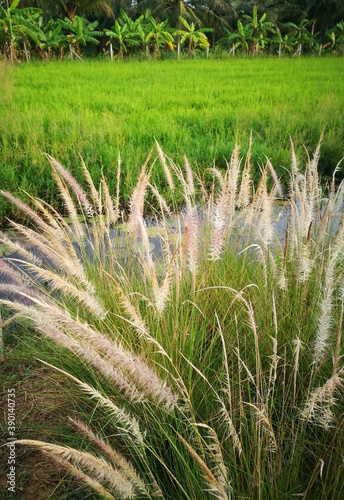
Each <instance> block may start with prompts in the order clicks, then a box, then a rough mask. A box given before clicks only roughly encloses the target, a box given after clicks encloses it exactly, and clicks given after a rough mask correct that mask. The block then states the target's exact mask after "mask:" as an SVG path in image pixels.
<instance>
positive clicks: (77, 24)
mask: <svg viewBox="0 0 344 500" xmlns="http://www.w3.org/2000/svg"><path fill="white" fill-rule="evenodd" d="M58 23H59V24H60V25H61V26H62V28H63V30H64V31H65V32H67V34H66V42H67V43H68V45H69V50H70V56H71V59H73V56H76V57H78V58H79V59H81V51H80V45H86V44H87V43H93V44H95V45H97V44H98V43H99V40H97V38H95V37H97V36H101V35H102V34H103V32H102V31H97V30H96V27H97V26H98V21H94V22H93V23H90V22H89V21H87V19H86V18H85V17H79V16H74V18H73V21H71V20H70V19H68V18H67V17H66V18H65V19H64V20H61V19H59V20H58ZM74 49H75V50H74Z"/></svg>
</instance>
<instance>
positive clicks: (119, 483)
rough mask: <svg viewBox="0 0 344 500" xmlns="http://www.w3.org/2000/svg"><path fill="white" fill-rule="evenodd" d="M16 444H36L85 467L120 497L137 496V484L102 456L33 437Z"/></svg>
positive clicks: (20, 440) (45, 450)
mask: <svg viewBox="0 0 344 500" xmlns="http://www.w3.org/2000/svg"><path fill="white" fill-rule="evenodd" d="M16 444H24V445H28V446H34V447H35V448H38V449H40V450H42V451H44V452H46V453H47V454H48V455H51V456H53V457H54V456H56V457H57V458H61V459H62V460H67V461H68V462H71V463H72V464H73V465H74V466H75V467H77V468H79V470H80V469H81V471H83V470H82V469H84V470H85V472H86V474H87V475H89V476H90V478H91V479H95V480H96V481H97V482H98V483H100V484H102V485H104V486H106V485H107V488H111V489H112V491H113V492H114V494H115V495H119V496H120V498H123V499H125V498H133V497H134V496H135V485H134V484H133V483H132V482H131V481H129V480H128V479H127V478H126V477H125V476H124V474H123V473H122V471H119V470H118V469H115V468H114V467H112V466H111V464H109V462H107V461H106V460H105V459H103V458H102V457H96V456H95V455H92V454H91V453H88V452H84V451H79V450H76V449H75V448H69V447H67V446H60V445H56V444H51V443H45V442H42V441H36V440H33V439H18V440H17V441H16Z"/></svg>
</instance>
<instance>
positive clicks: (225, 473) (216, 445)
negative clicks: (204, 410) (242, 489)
mask: <svg viewBox="0 0 344 500" xmlns="http://www.w3.org/2000/svg"><path fill="white" fill-rule="evenodd" d="M195 426H196V427H198V428H203V429H205V430H206V432H207V439H208V441H209V444H207V450H209V451H210V454H211V458H212V460H213V463H214V466H213V467H212V472H213V474H214V476H215V477H216V479H217V481H218V482H219V483H220V484H222V488H223V490H225V491H228V494H229V497H230V492H231V486H230V479H229V470H228V468H227V466H226V464H225V460H224V457H223V453H222V449H221V442H220V440H219V438H218V435H217V433H216V432H215V430H214V429H213V428H212V427H210V426H209V425H206V424H201V423H196V424H195Z"/></svg>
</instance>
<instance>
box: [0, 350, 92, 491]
mask: <svg viewBox="0 0 344 500" xmlns="http://www.w3.org/2000/svg"><path fill="white" fill-rule="evenodd" d="M23 358H24V359H23ZM0 380H1V386H2V387H3V391H2V394H1V395H0V408H1V419H0V434H1V442H0V444H1V445H3V444H4V443H6V442H8V437H9V429H8V425H7V422H8V418H7V414H8V399H7V398H8V390H9V389H10V390H12V393H13V392H14V391H13V389H15V437H16V438H17V439H38V440H42V441H48V442H59V436H62V435H63V434H64V433H65V432H70V431H69V429H70V428H69V427H67V418H68V416H72V415H73V412H74V408H73V405H72V404H71V398H70V397H68V398H67V397H66V390H65V389H66V380H65V379H63V378H62V377H61V375H59V374H55V373H53V371H52V370H51V369H49V368H47V367H44V366H43V365H42V364H41V363H39V362H38V361H35V360H29V359H25V356H23V355H22V354H21V353H20V352H19V353H18V357H16V351H15V348H11V349H7V350H5V353H4V354H3V355H2V359H1V360H0ZM72 390H73V389H72ZM69 395H70V393H69ZM61 442H63V441H62V438H61V441H60V443H61ZM8 456H9V449H8V447H7V446H1V447H0V499H1V500H2V499H4V500H5V499H6V500H7V499H10V500H48V499H49V500H57V499H58V500H61V499H65V498H68V499H72V500H73V499H75V500H76V499H84V498H91V497H90V496H88V495H87V492H86V491H85V490H84V489H83V488H82V487H81V486H80V485H77V484H74V483H72V480H67V481H66V480H65V481H64V482H63V483H62V482H61V480H62V478H65V479H66V476H65V474H64V472H63V471H61V470H59V469H58V468H57V467H56V465H55V464H54V463H53V462H52V461H50V460H49V459H48V458H47V457H45V456H44V455H43V454H42V453H41V452H40V451H38V450H36V449H34V448H31V447H30V448H29V447H26V446H22V445H21V446H20V445H17V446H16V447H15V474H16V481H15V483H16V487H15V490H16V491H15V493H12V492H10V491H8V486H9V484H8V483H7V474H8V473H9V464H8Z"/></svg>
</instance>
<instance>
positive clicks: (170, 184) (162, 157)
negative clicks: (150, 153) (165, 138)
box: [155, 140, 175, 193]
mask: <svg viewBox="0 0 344 500" xmlns="http://www.w3.org/2000/svg"><path fill="white" fill-rule="evenodd" d="M155 146H156V149H157V150H158V155H159V159H160V163H161V165H162V168H163V169H164V173H165V176H166V180H167V184H168V187H169V188H170V190H171V192H172V193H173V192H174V189H175V186H174V182H173V177H172V174H171V171H170V169H169V167H168V165H167V162H166V156H165V153H164V152H163V150H162V149H161V147H160V145H159V143H158V141H157V140H155Z"/></svg>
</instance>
